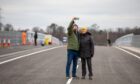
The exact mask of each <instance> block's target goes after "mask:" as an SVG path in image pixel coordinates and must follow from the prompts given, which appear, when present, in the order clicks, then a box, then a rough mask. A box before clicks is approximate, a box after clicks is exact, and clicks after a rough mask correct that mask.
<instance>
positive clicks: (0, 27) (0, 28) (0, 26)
mask: <svg viewBox="0 0 140 84" xmlns="http://www.w3.org/2000/svg"><path fill="white" fill-rule="evenodd" d="M2 27H3V24H2V23H1V22H0V31H2Z"/></svg>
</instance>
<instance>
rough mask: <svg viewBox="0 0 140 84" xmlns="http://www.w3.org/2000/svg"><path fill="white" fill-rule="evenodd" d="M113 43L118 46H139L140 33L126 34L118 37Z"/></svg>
mask: <svg viewBox="0 0 140 84" xmlns="http://www.w3.org/2000/svg"><path fill="white" fill-rule="evenodd" d="M115 45H119V46H133V47H139V48H140V35H134V34H128V35H125V36H122V37H120V38H118V39H117V40H116V41H115Z"/></svg>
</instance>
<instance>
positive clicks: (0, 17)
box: [0, 8, 2, 23]
mask: <svg viewBox="0 0 140 84" xmlns="http://www.w3.org/2000/svg"><path fill="white" fill-rule="evenodd" d="M1 10H2V9H1V8H0V23H2V22H1V19H2V16H1Z"/></svg>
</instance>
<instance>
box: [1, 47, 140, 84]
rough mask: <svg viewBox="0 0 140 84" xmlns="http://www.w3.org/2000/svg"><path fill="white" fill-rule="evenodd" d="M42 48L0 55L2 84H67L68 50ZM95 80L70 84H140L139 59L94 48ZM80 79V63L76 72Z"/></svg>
mask: <svg viewBox="0 0 140 84" xmlns="http://www.w3.org/2000/svg"><path fill="white" fill-rule="evenodd" d="M52 47H54V46H50V47H42V48H36V49H29V50H28V51H24V52H20V53H17V54H12V55H5V56H4V55H3V56H1V55H0V84H66V83H67V82H68V81H69V80H66V79H65V66H66V54H67V51H66V47H65V46H62V47H55V48H52ZM92 62H93V65H92V66H93V72H94V76H93V80H88V77H86V79H85V80H81V79H79V80H76V79H72V80H71V82H70V83H69V84H140V59H138V58H136V57H134V56H132V55H130V54H128V53H126V52H124V51H121V50H118V49H116V48H114V47H104V46H96V47H95V56H94V58H93V59H92ZM77 75H78V76H79V77H81V63H79V67H78V69H77Z"/></svg>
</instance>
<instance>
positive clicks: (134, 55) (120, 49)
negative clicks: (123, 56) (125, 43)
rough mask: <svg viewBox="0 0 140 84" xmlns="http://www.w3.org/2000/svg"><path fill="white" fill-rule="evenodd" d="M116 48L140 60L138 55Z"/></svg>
mask: <svg viewBox="0 0 140 84" xmlns="http://www.w3.org/2000/svg"><path fill="white" fill-rule="evenodd" d="M115 48H117V49H119V50H122V51H124V52H126V53H128V54H130V55H132V56H134V57H136V58H138V59H140V56H138V55H136V54H133V53H131V52H129V51H127V50H125V49H122V48H120V47H115Z"/></svg>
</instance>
